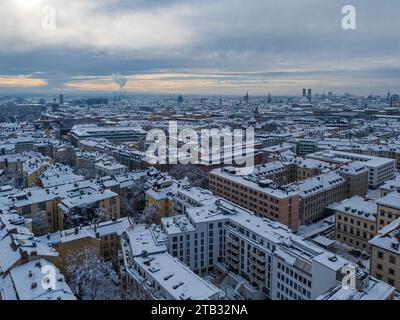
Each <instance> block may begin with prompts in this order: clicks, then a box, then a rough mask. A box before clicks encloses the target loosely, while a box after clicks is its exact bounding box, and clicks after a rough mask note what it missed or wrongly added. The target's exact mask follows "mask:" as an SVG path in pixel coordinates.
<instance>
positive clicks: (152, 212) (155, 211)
mask: <svg viewBox="0 0 400 320" xmlns="http://www.w3.org/2000/svg"><path fill="white" fill-rule="evenodd" d="M160 220H161V217H160V208H159V207H158V206H156V205H151V206H148V207H146V208H145V209H144V210H143V214H142V216H141V219H140V220H139V222H140V223H143V222H144V223H147V224H149V225H150V224H153V223H160Z"/></svg>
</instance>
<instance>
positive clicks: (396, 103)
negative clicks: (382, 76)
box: [390, 94, 400, 108]
mask: <svg viewBox="0 0 400 320" xmlns="http://www.w3.org/2000/svg"><path fill="white" fill-rule="evenodd" d="M399 100H400V99H399V95H398V94H394V95H392V97H391V98H390V107H391V108H398V107H399Z"/></svg>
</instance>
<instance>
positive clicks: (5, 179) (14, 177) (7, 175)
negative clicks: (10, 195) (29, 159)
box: [0, 169, 23, 188]
mask: <svg viewBox="0 0 400 320" xmlns="http://www.w3.org/2000/svg"><path fill="white" fill-rule="evenodd" d="M5 185H12V186H14V187H16V188H22V187H23V181H22V177H21V174H20V173H19V172H18V171H15V170H11V169H5V170H4V171H3V174H2V175H1V176H0V186H5Z"/></svg>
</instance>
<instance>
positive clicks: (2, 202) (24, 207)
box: [0, 188, 60, 234]
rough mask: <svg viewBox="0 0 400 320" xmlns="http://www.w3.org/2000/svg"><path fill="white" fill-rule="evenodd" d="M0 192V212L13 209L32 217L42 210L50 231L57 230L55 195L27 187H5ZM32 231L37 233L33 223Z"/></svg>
mask: <svg viewBox="0 0 400 320" xmlns="http://www.w3.org/2000/svg"><path fill="white" fill-rule="evenodd" d="M3 190H4V191H3V192H1V193H0V208H1V211H2V212H7V211H9V210H15V211H16V212H17V213H19V214H20V215H22V216H23V217H26V218H31V219H32V218H34V216H35V215H36V214H39V213H41V212H43V213H44V214H45V216H46V217H47V222H48V225H49V228H50V230H51V231H55V230H59V223H60V222H59V217H58V214H57V201H58V198H57V196H55V195H53V194H50V193H47V192H46V191H45V190H43V189H39V188H27V189H23V190H17V189H14V188H8V189H7V188H6V189H3ZM32 229H33V230H32V231H33V233H35V234H36V233H37V230H36V229H35V225H33V226H32Z"/></svg>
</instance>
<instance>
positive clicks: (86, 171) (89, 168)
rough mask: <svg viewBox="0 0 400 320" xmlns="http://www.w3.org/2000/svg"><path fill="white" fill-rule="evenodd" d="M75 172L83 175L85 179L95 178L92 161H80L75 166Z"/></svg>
mask: <svg viewBox="0 0 400 320" xmlns="http://www.w3.org/2000/svg"><path fill="white" fill-rule="evenodd" d="M75 174H77V175H80V176H84V177H85V178H86V179H94V178H96V168H95V167H94V163H89V162H87V161H84V162H82V163H81V164H80V165H79V167H77V168H76V170H75Z"/></svg>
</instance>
